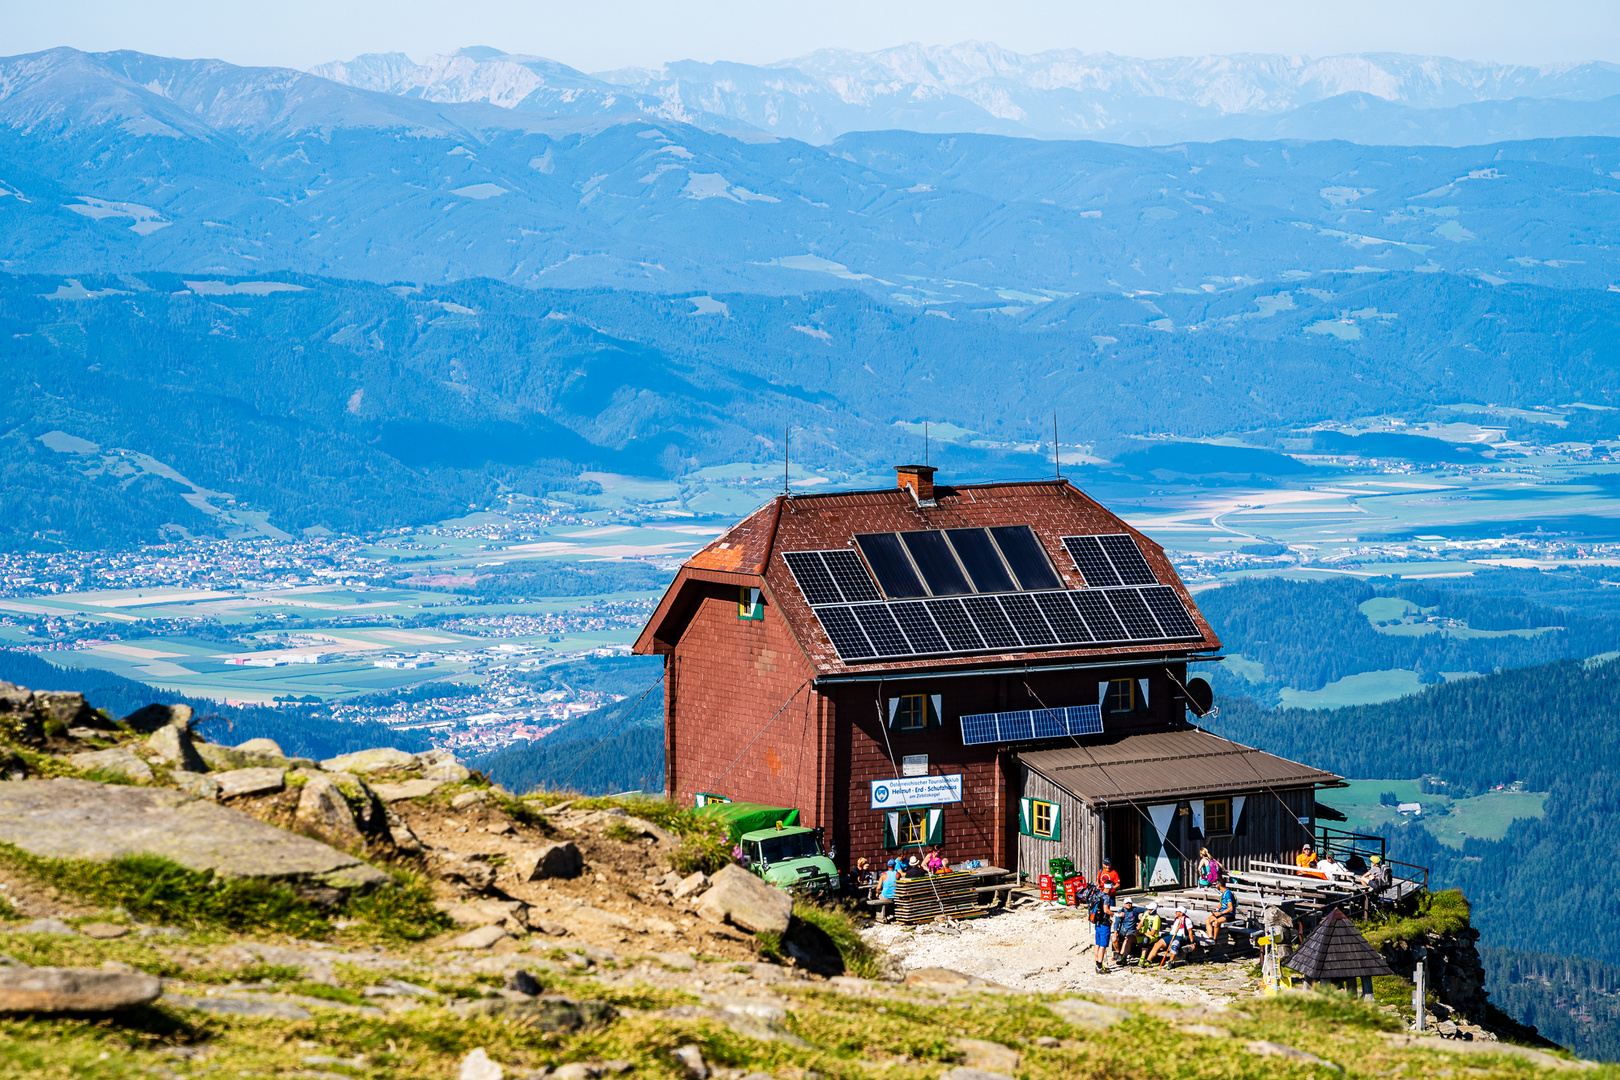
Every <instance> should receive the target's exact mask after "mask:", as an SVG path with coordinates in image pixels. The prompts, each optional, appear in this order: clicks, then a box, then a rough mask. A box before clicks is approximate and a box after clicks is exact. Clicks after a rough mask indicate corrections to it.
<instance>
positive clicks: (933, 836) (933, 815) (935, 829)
mask: <svg viewBox="0 0 1620 1080" xmlns="http://www.w3.org/2000/svg"><path fill="white" fill-rule="evenodd" d="M944 842H945V811H943V810H941V809H939V808H938V807H935V808H934V809H932V810H929V811H928V843H929V844H930V845H933V844H943V843H944Z"/></svg>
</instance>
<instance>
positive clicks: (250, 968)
mask: <svg viewBox="0 0 1620 1080" xmlns="http://www.w3.org/2000/svg"><path fill="white" fill-rule="evenodd" d="M231 976H232V980H233V981H235V982H273V983H291V982H298V981H300V980H302V979H303V977H304V969H303V968H300V967H297V966H295V965H293V964H249V965H247V966H246V967H239V968H237V969H236V970H235V971H233V972H231Z"/></svg>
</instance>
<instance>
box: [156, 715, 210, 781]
mask: <svg viewBox="0 0 1620 1080" xmlns="http://www.w3.org/2000/svg"><path fill="white" fill-rule="evenodd" d="M146 746H147V749H148V750H150V751H151V752H152V753H154V754H156V755H157V756H158V758H159V759H161V760H162V761H164V762H166V763H167V764H169V765H172V766H173V767H174V768H176V769H178V770H180V771H181V772H191V773H200V772H207V771H208V766H207V765H206V764H205V763H204V762H203V759H202V758H201V757H200V756H199V755H198V754H197V749H196V747H194V746H192V744H191V733H190V732H188V731H187V730H186V729H185V728H182V727H176V726H175V725H173V724H170V725H169V726H168V727H160V728H158V729H157V730H156V731H154V732H153V733H152V737H151V738H149V739H147V740H146Z"/></svg>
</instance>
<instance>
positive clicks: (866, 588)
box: [821, 550, 883, 604]
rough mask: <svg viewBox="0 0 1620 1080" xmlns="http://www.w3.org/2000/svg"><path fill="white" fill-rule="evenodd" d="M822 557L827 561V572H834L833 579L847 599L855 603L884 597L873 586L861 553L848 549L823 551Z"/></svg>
mask: <svg viewBox="0 0 1620 1080" xmlns="http://www.w3.org/2000/svg"><path fill="white" fill-rule="evenodd" d="M821 557H822V559H823V560H825V561H826V563H827V572H828V573H830V574H832V577H833V580H834V581H836V582H837V583H838V588H839V590H840V591H841V592H842V593H843V594H844V599H845V600H848V601H849V602H850V603H852V604H855V603H859V602H861V601H863V600H881V599H883V598H882V597H881V596H879V595H878V591H877V589H876V588H874V587H873V585H872V575H871V574H868V573H867V572H866V567H865V566H863V565H861V557H860V556H859V555H857V554H855V553H854V552H853V551H847V550H845V551H823V552H822V553H821Z"/></svg>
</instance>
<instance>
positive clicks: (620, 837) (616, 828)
mask: <svg viewBox="0 0 1620 1080" xmlns="http://www.w3.org/2000/svg"><path fill="white" fill-rule="evenodd" d="M602 835H603V836H605V837H607V838H608V839H609V840H617V841H619V842H620V843H621V844H633V843H635V842H636V841H637V840H640V839H641V833H639V832H637V831H636V830H635V829H632V828H631V827H630V826H628V825H626V824H624V823H623V822H619V821H615V822H614V823H613V824H612V825H609V826H608V827H607V828H605V829H603V830H602Z"/></svg>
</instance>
